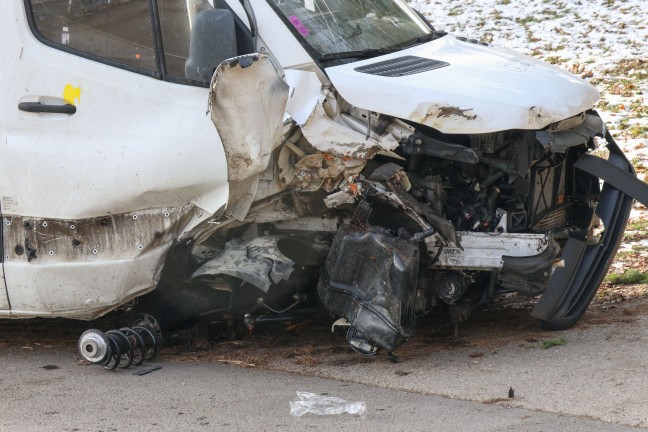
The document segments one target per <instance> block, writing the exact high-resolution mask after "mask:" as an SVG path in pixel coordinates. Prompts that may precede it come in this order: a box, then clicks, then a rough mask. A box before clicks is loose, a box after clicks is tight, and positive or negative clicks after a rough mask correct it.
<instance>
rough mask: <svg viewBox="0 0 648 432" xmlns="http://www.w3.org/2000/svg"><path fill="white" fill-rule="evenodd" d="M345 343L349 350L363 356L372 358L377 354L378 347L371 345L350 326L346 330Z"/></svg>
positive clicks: (359, 332) (358, 331)
mask: <svg viewBox="0 0 648 432" xmlns="http://www.w3.org/2000/svg"><path fill="white" fill-rule="evenodd" d="M346 338H347V342H349V346H350V347H351V349H352V350H353V351H355V352H357V353H358V354H362V355H364V356H373V355H376V354H377V353H378V347H377V346H376V345H374V344H372V343H371V342H370V341H369V340H368V339H367V338H366V337H365V335H364V334H363V333H362V332H361V331H360V330H358V329H357V328H355V327H353V326H351V327H349V328H348V329H347V334H346Z"/></svg>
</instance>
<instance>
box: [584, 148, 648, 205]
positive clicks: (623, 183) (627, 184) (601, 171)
mask: <svg viewBox="0 0 648 432" xmlns="http://www.w3.org/2000/svg"><path fill="white" fill-rule="evenodd" d="M574 166H575V167H576V168H578V169H580V170H583V171H585V172H586V173H589V174H592V175H593V176H595V177H598V178H600V179H602V180H603V181H605V182H606V183H609V184H610V185H612V186H614V187H615V188H617V189H618V190H620V191H621V192H623V193H624V194H626V195H629V196H631V197H632V198H634V199H636V200H637V201H639V202H640V203H641V204H643V205H645V206H646V207H648V184H646V183H644V182H642V181H641V180H639V179H638V178H637V176H636V175H634V173H631V172H628V171H627V170H622V169H620V168H619V167H617V166H615V165H613V164H612V163H610V162H608V161H607V160H605V159H601V158H599V157H596V156H592V155H583V156H582V157H581V158H580V159H578V161H576V164H574Z"/></svg>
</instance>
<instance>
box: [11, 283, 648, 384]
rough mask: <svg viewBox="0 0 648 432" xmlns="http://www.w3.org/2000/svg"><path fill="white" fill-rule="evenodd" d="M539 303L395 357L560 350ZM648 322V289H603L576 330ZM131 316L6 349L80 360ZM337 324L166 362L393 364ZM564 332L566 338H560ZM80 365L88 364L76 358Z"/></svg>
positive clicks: (46, 333) (436, 318) (441, 329)
mask: <svg viewBox="0 0 648 432" xmlns="http://www.w3.org/2000/svg"><path fill="white" fill-rule="evenodd" d="M534 303H535V299H528V298H524V297H521V296H517V295H514V294H513V295H508V296H506V297H503V298H500V299H498V300H497V301H496V303H494V304H492V305H490V306H488V307H485V308H483V309H478V310H476V311H474V312H473V313H472V315H471V316H470V317H469V319H468V320H467V321H466V322H464V323H462V324H461V326H460V327H459V336H458V337H455V335H454V327H453V326H452V325H451V324H450V323H449V316H448V314H447V313H446V312H444V311H442V310H441V311H439V313H437V314H430V315H428V316H427V317H424V318H422V319H420V320H419V321H418V322H417V328H416V333H415V335H414V336H413V337H412V338H411V339H410V340H409V341H408V342H407V343H405V344H403V345H402V346H401V347H399V349H398V350H397V351H396V353H395V354H396V355H397V357H398V361H399V362H407V361H408V360H413V359H417V358H421V357H425V356H428V355H430V354H433V353H435V352H439V351H448V350H453V349H456V348H467V347H468V348H471V349H472V350H473V351H471V354H470V357H474V358H478V357H482V356H484V355H485V354H489V353H494V352H496V351H497V350H498V349H500V347H503V346H506V345H510V344H516V345H519V346H528V347H538V348H544V347H545V346H546V345H549V346H551V345H552V344H560V337H557V335H556V334H555V333H552V332H547V331H543V330H541V329H540V327H539V325H538V322H537V320H535V319H533V318H531V317H530V312H531V309H532V308H533V305H534ZM645 315H648V284H642V285H622V286H621V285H619V286H615V285H610V284H603V285H602V286H601V288H600V290H599V292H598V293H597V295H596V297H595V299H594V301H593V302H592V305H591V306H590V308H589V309H588V311H587V313H586V314H585V316H584V317H583V319H582V320H581V321H580V322H579V323H578V324H577V326H576V327H575V328H578V329H586V328H588V327H591V326H597V325H601V324H615V323H616V324H618V325H619V326H624V325H629V324H632V323H634V322H635V321H636V320H637V319H638V317H640V316H645ZM129 318H130V316H129V313H128V312H125V311H116V312H114V313H111V314H109V315H107V316H105V317H103V318H101V319H98V320H95V321H92V322H83V321H74V320H64V319H32V320H13V321H11V320H2V321H0V349H3V348H13V349H24V350H33V349H37V348H41V347H44V348H47V347H53V348H59V349H64V350H70V352H76V343H77V340H78V337H79V335H80V334H81V333H82V332H83V331H85V330H87V329H88V328H98V329H101V330H104V331H106V330H109V329H113V328H119V327H122V326H124V325H125V324H126V323H128V321H129ZM331 323H332V320H312V321H305V322H301V323H298V324H295V325H291V326H283V325H274V326H264V327H257V328H256V329H255V332H254V333H253V334H247V335H243V336H242V337H240V338H238V339H234V340H232V339H221V340H216V341H210V342H209V344H202V346H201V347H200V348H197V347H196V346H195V344H194V343H193V342H192V341H191V340H189V341H187V342H186V343H184V344H180V345H175V346H166V347H164V348H163V349H162V352H161V356H162V358H163V359H164V360H166V361H172V362H188V363H202V362H218V363H227V364H234V365H239V366H241V367H255V368H263V369H273V370H286V369H293V368H294V366H300V367H302V368H303V370H304V373H308V372H307V371H308V369H309V368H316V367H318V366H348V365H351V364H362V363H372V362H389V361H393V360H394V359H391V360H390V359H388V358H387V356H385V355H378V356H376V357H363V356H360V355H358V354H356V353H354V352H353V351H351V349H350V348H349V347H348V345H347V343H346V339H345V337H344V330H343V329H340V328H339V329H338V330H336V332H335V333H332V332H331V327H330V325H331ZM564 333H565V332H562V333H561V337H563V336H564ZM76 358H77V362H78V363H79V364H80V365H83V364H85V362H84V361H83V360H81V358H80V356H78V354H77V355H76Z"/></svg>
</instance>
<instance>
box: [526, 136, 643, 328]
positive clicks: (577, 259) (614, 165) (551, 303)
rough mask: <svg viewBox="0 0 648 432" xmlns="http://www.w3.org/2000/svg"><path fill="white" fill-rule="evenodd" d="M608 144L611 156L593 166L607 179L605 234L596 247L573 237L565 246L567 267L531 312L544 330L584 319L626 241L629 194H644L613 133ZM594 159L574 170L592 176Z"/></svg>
mask: <svg viewBox="0 0 648 432" xmlns="http://www.w3.org/2000/svg"><path fill="white" fill-rule="evenodd" d="M606 140H607V142H608V149H609V150H610V157H609V159H608V160H607V161H605V160H603V159H600V162H596V163H595V164H594V165H595V168H596V169H597V171H596V173H595V176H597V177H600V178H602V179H603V180H605V184H604V185H603V189H602V192H601V195H600V198H599V203H598V206H597V208H596V212H597V214H598V216H599V217H600V219H601V221H602V222H603V224H604V226H605V231H604V233H603V235H602V236H601V239H600V240H599V242H598V243H597V244H595V245H588V244H587V241H586V239H585V238H584V237H577V236H572V237H570V238H569V240H568V241H567V245H566V246H565V248H564V250H563V254H562V258H563V260H564V261H565V267H563V268H557V269H556V270H555V271H554V274H553V275H552V277H551V280H550V282H549V286H548V288H547V290H546V291H545V293H544V294H543V295H542V297H541V298H540V300H539V301H538V303H537V304H536V306H535V308H534V309H533V312H532V313H531V316H533V317H535V318H539V319H540V320H541V325H542V327H543V328H544V329H546V330H565V329H568V328H570V327H571V326H573V325H574V324H576V322H577V321H578V320H579V319H580V318H581V317H582V316H583V314H584V313H585V310H586V309H587V307H588V306H589V304H590V302H591V301H592V299H593V298H594V295H595V294H596V291H597V290H598V287H599V285H600V284H601V282H602V280H603V277H604V276H605V274H606V273H607V270H608V268H609V267H610V264H612V260H613V259H614V256H615V254H616V251H617V249H618V248H619V244H620V243H621V240H622V239H623V232H624V230H625V225H626V223H627V221H628V217H629V216H630V210H631V209H632V196H630V195H628V194H627V193H641V191H640V190H639V188H637V187H636V186H637V185H636V184H635V183H634V182H633V181H631V182H628V183H626V181H627V180H628V179H630V178H632V177H634V175H635V172H634V169H633V168H632V165H631V164H630V162H628V159H627V158H626V157H625V155H624V154H623V152H622V151H621V149H619V147H618V145H617V144H616V142H614V139H613V138H612V136H611V135H610V133H609V132H608V133H606ZM591 158H592V156H587V155H584V156H583V157H581V159H579V160H578V161H577V162H576V166H577V167H580V168H581V169H583V170H585V171H586V172H589V170H590V169H592V167H591V166H590V164H591V163H592V162H590V161H591ZM581 160H582V161H583V162H581ZM602 168H603V169H602ZM615 173H616V174H615ZM613 174H615V175H616V176H617V177H618V178H615V175H613ZM608 179H610V180H612V181H613V182H614V183H612V182H611V181H610V182H609V181H608ZM616 186H619V188H620V189H617V187H616Z"/></svg>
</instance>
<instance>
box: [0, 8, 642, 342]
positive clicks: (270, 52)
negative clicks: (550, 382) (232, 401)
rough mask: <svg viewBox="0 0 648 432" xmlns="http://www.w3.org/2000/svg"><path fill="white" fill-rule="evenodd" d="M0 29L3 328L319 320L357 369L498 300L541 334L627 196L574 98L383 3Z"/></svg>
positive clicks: (627, 172) (575, 296)
mask: <svg viewBox="0 0 648 432" xmlns="http://www.w3.org/2000/svg"><path fill="white" fill-rule="evenodd" d="M0 29H1V30H0V32H2V37H0V90H1V93H0V152H1V153H0V154H2V157H1V158H0V197H1V201H0V204H1V209H0V211H1V213H2V221H3V231H2V234H3V235H2V245H3V249H4V253H3V254H2V267H1V268H2V276H3V280H4V287H3V289H0V316H2V317H6V318H23V317H37V316H39V317H70V318H79V319H92V318H95V317H98V316H100V315H102V314H104V313H106V312H108V311H110V310H112V309H114V308H116V307H118V306H120V305H123V304H125V303H127V302H130V301H132V300H134V299H136V298H138V301H137V304H136V308H137V309H139V310H143V311H146V312H150V313H152V314H153V315H154V316H155V317H156V318H157V319H158V320H159V321H160V324H161V325H162V326H163V328H164V327H167V328H173V327H177V326H181V325H185V324H187V323H191V322H193V321H195V320H196V319H198V317H205V316H220V315H222V314H224V313H226V314H228V316H234V317H241V319H242V318H243V317H245V322H246V323H247V324H248V325H250V326H252V325H254V324H255V323H256V322H259V321H263V320H272V319H276V320H285V319H291V318H294V317H297V316H304V315H309V314H312V313H314V311H317V310H322V309H323V310H327V311H329V312H330V313H332V314H333V315H335V316H336V317H341V318H344V319H345V320H346V324H347V325H349V326H350V328H349V331H348V338H349V341H350V343H351V345H352V347H354V349H357V350H358V351H360V352H362V353H365V354H371V353H374V352H375V351H376V349H377V348H383V349H385V350H388V351H391V350H393V349H394V348H395V347H396V346H397V345H398V344H399V343H401V342H402V341H403V340H405V339H407V337H409V336H410V335H411V334H412V332H413V330H414V322H415V319H416V317H417V316H418V315H420V314H422V313H425V312H428V311H430V310H434V307H436V306H438V305H447V306H448V307H449V308H450V310H451V312H452V317H453V320H454V321H455V322H458V321H460V320H462V319H465V317H467V315H468V313H469V312H470V310H471V309H472V308H473V307H474V306H475V305H478V304H482V303H484V302H488V301H490V300H492V299H493V298H494V297H495V296H496V295H497V294H498V293H501V292H517V293H520V294H523V295H528V296H541V297H540V300H539V302H538V304H537V306H536V307H535V309H534V311H533V315H534V316H535V317H537V318H539V319H540V320H541V321H542V323H543V325H544V326H545V327H546V328H553V329H562V328H567V327H569V326H571V325H573V324H574V323H575V322H576V321H577V320H578V319H579V318H580V317H581V315H582V314H583V313H584V311H585V309H586V308H587V306H588V305H589V303H590V301H591V299H592V297H593V296H594V294H595V292H596V290H597V288H598V286H599V284H600V282H601V280H602V278H603V276H604V275H605V273H606V271H607V269H608V267H609V265H610V263H611V261H612V259H613V257H614V254H615V252H616V249H617V247H618V244H619V242H620V240H621V238H622V235H623V230H624V226H625V224H626V221H627V218H628V214H629V212H630V206H631V203H632V197H635V198H637V199H639V200H641V201H642V202H644V203H646V202H647V201H648V198H647V196H648V192H646V186H645V185H642V183H641V182H639V181H638V180H636V177H635V175H634V171H633V169H632V167H631V165H630V164H629V163H628V161H627V160H626V158H625V157H624V155H623V154H622V152H621V151H620V150H619V148H618V147H617V145H616V144H615V142H614V140H613V138H612V137H611V136H610V134H609V133H608V132H607V130H606V128H605V125H604V124H603V122H602V121H601V119H600V117H599V116H598V114H597V113H596V112H595V111H594V110H592V106H593V105H594V103H595V102H596V101H597V100H598V97H599V95H598V92H597V91H596V90H595V89H594V88H593V87H592V86H591V85H589V84H588V83H586V82H584V81H582V80H581V79H579V78H578V77H576V76H574V75H571V74H568V73H566V72H564V71H561V70H559V69H557V68H555V67H553V66H550V65H547V64H545V63H542V62H540V61H538V60H535V59H532V58H529V57H525V56H522V55H519V54H516V53H514V52H511V51H508V50H504V49H500V48H496V47H493V46H489V45H487V44H483V43H479V42H478V41H474V40H465V39H462V38H458V37H455V36H453V35H451V34H446V33H444V32H439V31H437V30H435V29H434V27H433V26H432V25H431V24H430V23H429V22H427V21H426V19H425V18H423V17H422V16H421V15H420V14H418V13H417V12H415V11H414V10H412V9H411V8H410V7H409V6H408V4H407V3H406V2H405V1H404V0H242V1H239V0H210V1H207V0H109V1H87V0H6V1H3V2H2V5H1V6H0ZM599 142H600V143H603V144H604V145H606V146H607V148H608V150H609V159H607V160H604V159H601V158H598V157H596V156H594V155H593V154H592V151H593V150H595V149H596V148H597V145H598V144H599ZM600 179H602V180H603V182H600ZM597 227H599V228H604V229H603V230H600V229H598V230H597V229H596V228H597Z"/></svg>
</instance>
